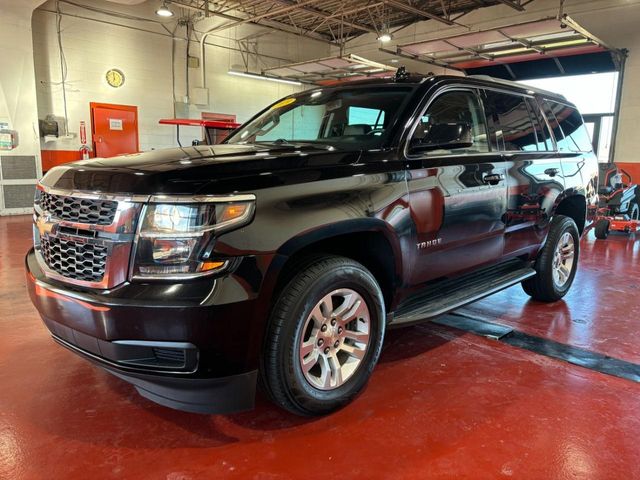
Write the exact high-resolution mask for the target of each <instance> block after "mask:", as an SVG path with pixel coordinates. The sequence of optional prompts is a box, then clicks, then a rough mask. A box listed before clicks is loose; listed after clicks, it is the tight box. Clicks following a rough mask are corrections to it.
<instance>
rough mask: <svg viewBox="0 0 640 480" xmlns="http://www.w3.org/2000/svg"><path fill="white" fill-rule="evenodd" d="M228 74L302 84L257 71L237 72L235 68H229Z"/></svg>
mask: <svg viewBox="0 0 640 480" xmlns="http://www.w3.org/2000/svg"><path fill="white" fill-rule="evenodd" d="M227 73H228V74H229V75H235V76H237V77H247V78H253V79H254V80H266V81H268V82H277V83H286V84H287V85H302V82H298V81H296V80H287V79H285V78H277V77H267V76H266V75H258V74H257V73H249V72H239V71H237V70H229V71H228V72H227Z"/></svg>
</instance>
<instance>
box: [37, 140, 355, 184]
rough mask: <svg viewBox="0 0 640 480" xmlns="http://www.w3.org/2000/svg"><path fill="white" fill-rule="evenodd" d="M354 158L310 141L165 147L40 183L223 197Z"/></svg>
mask: <svg viewBox="0 0 640 480" xmlns="http://www.w3.org/2000/svg"><path fill="white" fill-rule="evenodd" d="M359 156H360V153H359V152H358V151H351V152H345V151H338V150H334V149H330V147H325V146H320V147H318V146H310V145H309V144H306V145H298V144H287V145H278V146H266V145H226V144H222V145H206V146H197V147H187V148H169V149H162V150H153V151H149V152H144V153H136V154H132V155H123V156H119V157H113V158H96V159H92V160H83V161H79V162H74V163H70V164H66V165H62V166H59V167H55V168H53V169H52V170H50V171H49V172H48V173H47V175H45V177H44V178H43V179H42V181H41V183H42V184H43V185H46V186H49V187H55V188H61V189H66V190H82V191H92V192H100V193H111V194H140V195H152V194H199V195H212V194H220V195H222V194H228V193H233V192H242V191H248V190H251V189H257V188H265V187H268V186H273V185H277V184H286V183H289V182H291V181H295V178H300V176H301V175H302V177H306V176H309V175H312V176H314V177H317V176H318V175H320V176H322V174H321V173H319V172H322V171H326V170H331V167H340V166H347V165H349V164H353V163H356V162H357V160H358V158H359ZM303 172H307V175H305V174H304V173H303ZM318 179H319V178H318ZM306 180H307V181H308V179H306ZM302 181H305V180H304V179H303V180H302Z"/></svg>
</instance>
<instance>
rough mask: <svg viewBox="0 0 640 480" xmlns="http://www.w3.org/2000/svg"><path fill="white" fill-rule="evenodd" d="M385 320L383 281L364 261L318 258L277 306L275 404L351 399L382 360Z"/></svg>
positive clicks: (265, 375) (327, 404)
mask: <svg viewBox="0 0 640 480" xmlns="http://www.w3.org/2000/svg"><path fill="white" fill-rule="evenodd" d="M384 318H385V315H384V300H383V297H382V293H381V291H380V287H379V286H378V284H377V282H376V280H375V278H374V277H373V275H372V274H371V273H370V272H369V271H368V270H367V269H366V268H365V267H364V266H362V265H361V264H359V263H357V262H355V261H353V260H350V259H347V258H343V257H335V256H322V257H316V258H313V259H312V260H311V261H310V262H309V263H307V264H306V265H305V266H304V267H303V268H302V269H301V271H300V273H298V274H297V275H295V276H294V277H293V278H292V279H291V280H290V281H289V282H288V284H287V285H286V286H285V287H284V289H283V290H282V292H281V294H280V296H279V298H278V300H277V303H276V305H275V307H274V310H273V312H272V315H271V318H270V322H269V327H268V330H267V335H266V340H265V346H264V352H263V361H262V368H261V372H260V374H261V377H262V385H264V387H265V389H266V390H267V393H268V394H269V396H270V397H271V399H272V400H273V401H274V402H275V403H277V404H278V405H280V406H281V407H283V408H285V409H286V410H289V411H290V412H293V413H296V414H299V415H322V414H326V413H329V412H332V411H334V410H336V409H338V408H340V407H342V406H344V405H346V404H347V403H349V402H350V401H351V400H352V399H353V398H354V397H355V396H356V395H357V394H358V392H360V390H362V388H363V387H364V386H365V385H366V383H367V380H368V379H369V377H370V375H371V372H372V370H373V368H374V366H375V364H376V362H377V361H378V357H379V356H380V350H381V348H382V341H383V337H384Z"/></svg>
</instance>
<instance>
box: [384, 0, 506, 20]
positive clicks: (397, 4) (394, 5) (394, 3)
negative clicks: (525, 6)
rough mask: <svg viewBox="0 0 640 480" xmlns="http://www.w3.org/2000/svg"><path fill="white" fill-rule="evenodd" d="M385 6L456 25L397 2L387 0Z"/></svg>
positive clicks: (395, 0) (433, 14)
mask: <svg viewBox="0 0 640 480" xmlns="http://www.w3.org/2000/svg"><path fill="white" fill-rule="evenodd" d="M505 1H506V0H505ZM386 3H387V5H391V6H392V7H395V8H397V9H398V10H404V11H405V12H409V13H413V14H414V15H418V16H420V17H424V18H428V19H430V20H436V21H438V22H441V23H444V24H445V25H449V26H452V25H456V23H455V22H453V21H451V20H449V19H447V18H443V17H441V16H439V15H436V14H435V13H431V12H427V11H426V10H421V9H419V8H416V7H412V6H411V5H407V4H406V3H403V2H400V1H399V0H387V2H386Z"/></svg>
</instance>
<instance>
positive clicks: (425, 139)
mask: <svg viewBox="0 0 640 480" xmlns="http://www.w3.org/2000/svg"><path fill="white" fill-rule="evenodd" d="M462 130H470V133H471V140H472V142H473V144H472V145H471V146H470V147H465V148H455V149H443V148H440V149H438V148H437V146H438V145H441V144H443V143H446V142H447V141H448V140H449V139H450V138H451V134H452V132H453V131H462ZM411 143H412V144H413V145H417V144H420V145H427V146H429V145H430V146H433V147H434V148H433V149H432V154H436V155H441V154H448V153H454V152H455V153H484V152H488V151H489V145H488V143H487V129H486V126H485V122H484V116H483V115H482V108H481V107H480V102H479V101H478V97H477V96H476V95H475V93H473V92H470V91H452V92H445V93H443V94H442V95H440V96H439V97H437V98H436V99H435V100H434V101H433V102H432V103H431V105H429V108H427V111H426V112H425V113H424V114H423V115H422V118H421V119H420V121H419V123H418V125H417V127H416V129H415V131H414V132H413V136H412V138H411Z"/></svg>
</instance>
